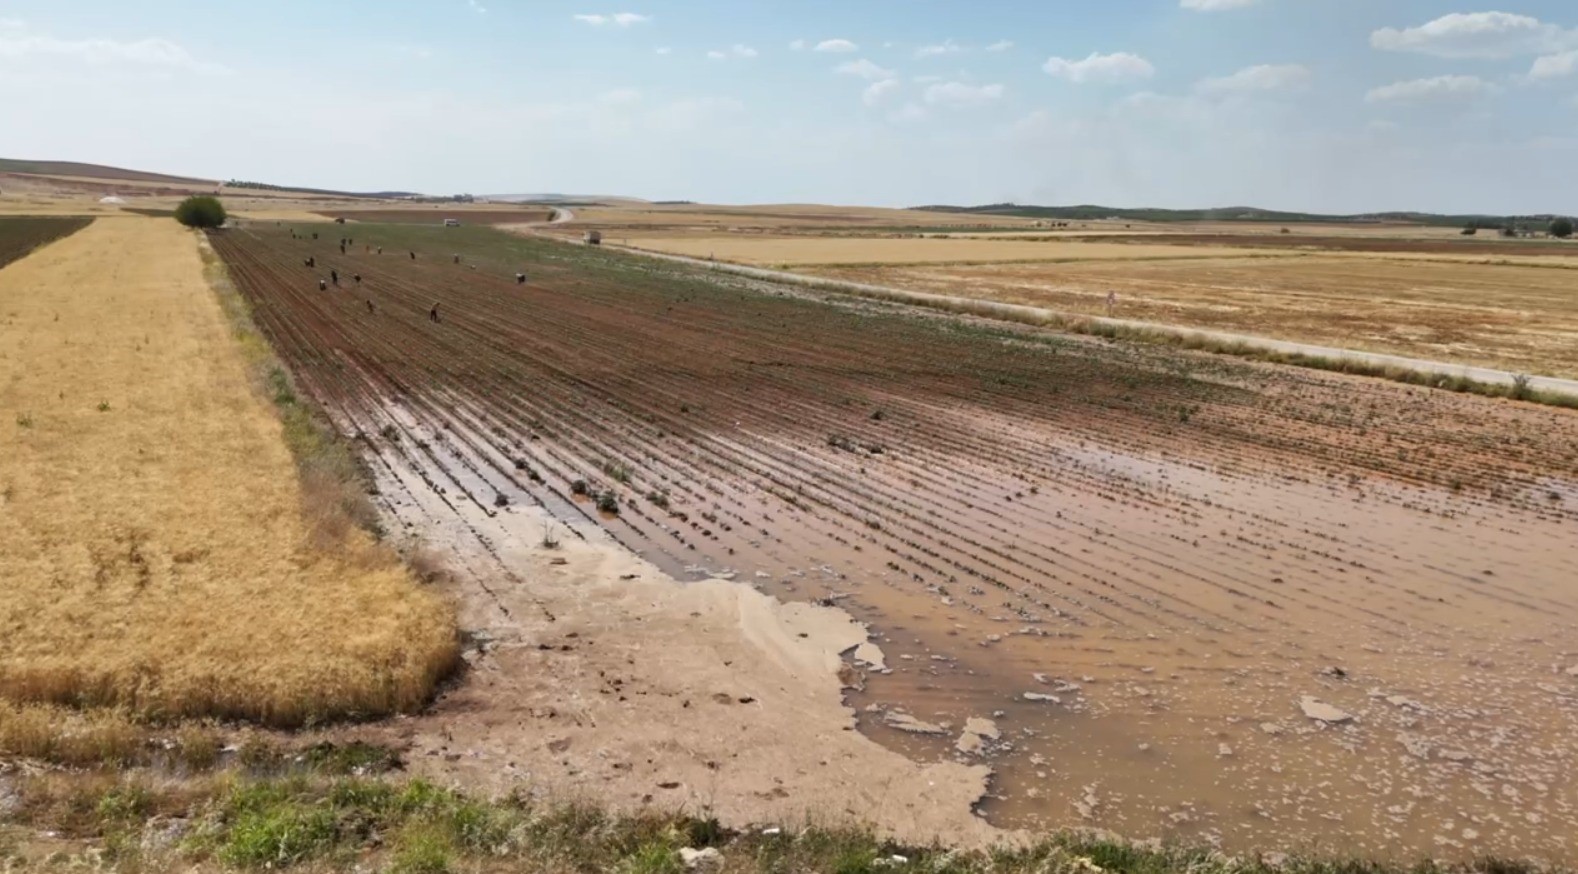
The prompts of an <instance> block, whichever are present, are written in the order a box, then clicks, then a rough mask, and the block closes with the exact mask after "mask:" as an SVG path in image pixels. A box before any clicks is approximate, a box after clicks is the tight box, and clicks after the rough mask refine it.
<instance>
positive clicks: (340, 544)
mask: <svg viewBox="0 0 1578 874" xmlns="http://www.w3.org/2000/svg"><path fill="white" fill-rule="evenodd" d="M235 331H236V329H235V327H234V326H233V325H232V324H229V323H227V321H226V316H225V315H224V313H223V312H222V311H221V308H220V304H219V302H218V300H216V297H215V293H214V291H213V290H211V289H210V287H209V285H208V283H207V281H206V280H205V278H204V268H203V264H202V261H201V260H200V258H199V250H198V246H197V243H196V241H195V239H194V237H193V236H192V235H191V234H190V233H189V232H186V231H183V230H182V229H181V228H179V227H178V226H177V225H176V224H175V223H174V222H172V221H168V220H157V219H137V218H117V219H99V220H98V221H96V222H95V223H94V224H92V225H91V226H89V227H88V228H86V229H85V230H82V231H79V232H78V233H76V234H75V235H73V236H70V237H68V238H66V239H64V240H62V241H59V242H56V243H54V244H52V245H50V246H48V247H46V248H44V249H41V250H39V251H37V252H35V253H34V254H33V255H31V256H30V257H27V258H25V259H23V260H21V261H18V262H16V263H14V264H12V265H10V266H8V267H6V268H5V269H3V270H0V409H3V410H4V414H5V419H4V422H3V425H0V427H3V432H0V433H3V437H0V580H4V586H5V589H6V597H5V598H4V599H3V600H0V698H3V699H5V700H6V701H9V702H12V703H21V704H29V703H45V704H63V705H73V706H80V705H111V706H121V707H124V708H126V709H127V710H128V711H129V712H131V713H132V714H134V715H135V716H138V717H141V718H150V719H163V718H176V717H189V716H195V717H236V718H247V719H253V720H257V721H260V722H264V723H269V724H274V725H299V724H302V723H305V722H310V721H313V720H317V719H322V718H327V717H332V716H343V715H373V714H382V713H389V712H391V711H396V710H402V709H409V708H412V707H415V706H418V705H420V704H421V703H422V702H423V701H424V700H425V699H426V698H427V696H428V694H429V692H430V690H431V689H432V688H433V685H434V683H435V681H436V680H437V679H438V677H439V676H440V675H441V674H443V673H445V672H446V671H447V669H448V668H449V667H450V665H451V664H452V662H453V659H454V658H455V654H456V642H455V634H454V626H453V622H452V619H451V618H450V612H449V608H448V606H447V605H446V604H444V603H443V602H442V601H440V600H439V599H438V598H437V597H436V596H434V595H432V594H430V593H428V592H426V591H423V590H422V589H421V588H419V587H418V585H417V584H416V582H415V581H414V580H413V578H412V577H411V576H410V575H409V574H408V572H407V571H406V570H405V569H404V568H403V567H402V566H401V565H400V564H399V563H398V562H397V561H396V560H395V559H394V557H393V556H392V555H391V554H389V553H387V552H386V551H385V550H383V549H381V548H378V547H376V546H375V545H374V544H373V542H372V541H371V538H370V537H369V536H368V535H366V534H364V533H363V532H362V531H361V530H360V529H357V528H355V527H354V526H353V525H352V524H351V523H350V521H349V517H348V516H347V514H346V513H345V512H344V511H343V510H342V509H341V508H340V507H339V506H338V502H339V501H340V500H341V499H342V495H341V493H340V492H338V491H336V489H337V487H338V484H336V483H330V482H323V481H315V480H313V479H310V478H309V479H308V480H306V481H304V480H302V479H299V478H298V476H297V468H296V465H295V463H294V462H293V460H292V457H291V453H290V451H289V450H288V449H287V448H286V443H285V439H284V435H283V432H282V428H281V423H280V420H279V418H278V417H277V416H276V415H275V414H274V412H272V411H271V410H270V409H269V407H268V401H267V400H265V398H264V397H263V393H262V392H263V387H262V386H260V385H257V384H256V382H255V376H256V375H255V374H254V373H252V372H250V371H249V360H248V354H247V349H246V348H245V347H244V341H243V340H242V339H238V335H237V334H236V333H235ZM252 342H253V344H256V343H257V341H256V338H255V337H254V338H253V340H252ZM250 351H251V353H252V354H254V355H259V354H261V349H260V348H258V347H257V346H255V345H254V346H253V347H252V348H251V350H250ZM273 391H275V392H276V393H280V392H286V391H288V388H287V387H286V385H285V383H282V382H277V381H276V383H275V385H274V386H273ZM20 718H23V717H22V716H21V715H19V711H17V710H15V709H14V708H6V709H5V710H3V711H0V722H3V721H5V720H6V719H20ZM0 733H3V732H0Z"/></svg>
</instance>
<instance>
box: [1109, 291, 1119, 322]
mask: <svg viewBox="0 0 1578 874" xmlns="http://www.w3.org/2000/svg"><path fill="white" fill-rule="evenodd" d="M1117 306H1118V293H1117V292H1116V291H1109V292H1107V318H1112V311H1113V310H1114V309H1115V308H1117Z"/></svg>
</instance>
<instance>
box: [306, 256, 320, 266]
mask: <svg viewBox="0 0 1578 874" xmlns="http://www.w3.org/2000/svg"><path fill="white" fill-rule="evenodd" d="M306 264H307V266H308V267H317V266H318V259H317V258H308V259H307V261H306Z"/></svg>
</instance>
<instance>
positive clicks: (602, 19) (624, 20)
mask: <svg viewBox="0 0 1578 874" xmlns="http://www.w3.org/2000/svg"><path fill="white" fill-rule="evenodd" d="M572 17H573V18H574V19H575V20H576V21H580V22H584V23H586V24H590V25H591V26H593V27H603V26H605V25H613V26H614V27H629V26H631V25H632V24H646V23H647V22H649V21H651V20H652V16H650V15H642V14H640V13H637V12H610V13H607V14H603V13H600V12H599V13H582V14H580V15H575V16H572Z"/></svg>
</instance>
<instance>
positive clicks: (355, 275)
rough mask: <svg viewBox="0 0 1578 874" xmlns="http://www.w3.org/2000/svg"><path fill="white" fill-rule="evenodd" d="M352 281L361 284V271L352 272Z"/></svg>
mask: <svg viewBox="0 0 1578 874" xmlns="http://www.w3.org/2000/svg"><path fill="white" fill-rule="evenodd" d="M351 281H352V282H354V283H356V284H357V285H361V284H362V275H361V274H360V273H352V274H351Z"/></svg>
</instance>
